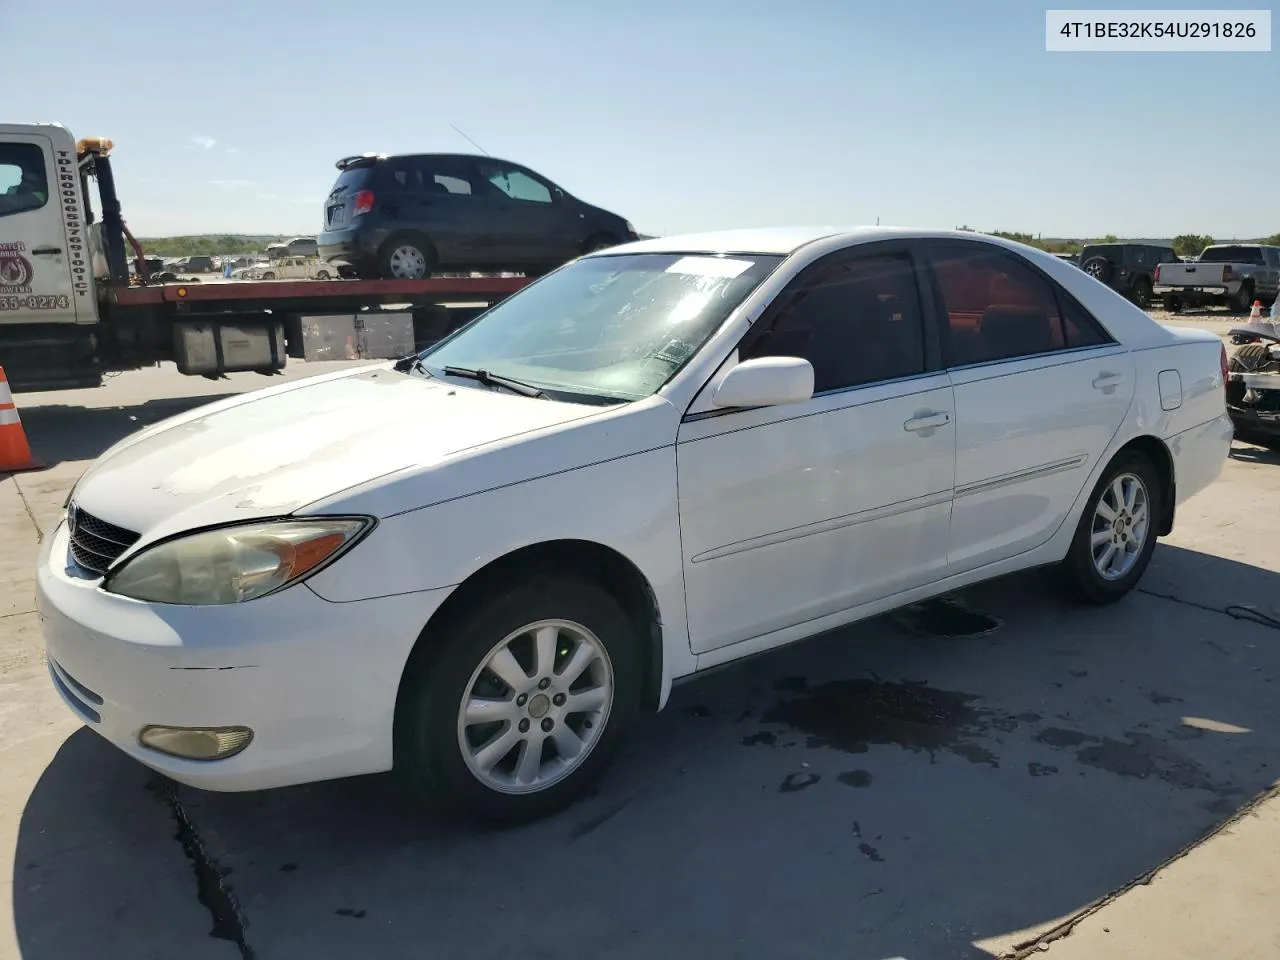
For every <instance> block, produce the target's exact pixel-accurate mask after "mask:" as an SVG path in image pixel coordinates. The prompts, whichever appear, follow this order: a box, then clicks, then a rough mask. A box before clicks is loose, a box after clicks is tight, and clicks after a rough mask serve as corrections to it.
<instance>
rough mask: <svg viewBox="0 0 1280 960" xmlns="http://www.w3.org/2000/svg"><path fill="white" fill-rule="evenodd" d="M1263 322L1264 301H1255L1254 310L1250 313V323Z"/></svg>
mask: <svg viewBox="0 0 1280 960" xmlns="http://www.w3.org/2000/svg"><path fill="white" fill-rule="evenodd" d="M1261 320H1262V301H1261V300H1255V301H1253V309H1252V310H1250V311H1249V322H1250V323H1258V322H1260V321H1261Z"/></svg>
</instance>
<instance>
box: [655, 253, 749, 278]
mask: <svg viewBox="0 0 1280 960" xmlns="http://www.w3.org/2000/svg"><path fill="white" fill-rule="evenodd" d="M750 266H751V261H750V260H730V259H729V258H727V257H681V258H680V259H679V260H677V261H676V262H675V263H673V264H672V265H671V266H669V267H667V273H689V274H693V275H694V276H697V277H727V278H729V279H733V278H734V277H736V276H738V274H740V273H742V272H743V271H744V270H746V269H747V268H748V267H750Z"/></svg>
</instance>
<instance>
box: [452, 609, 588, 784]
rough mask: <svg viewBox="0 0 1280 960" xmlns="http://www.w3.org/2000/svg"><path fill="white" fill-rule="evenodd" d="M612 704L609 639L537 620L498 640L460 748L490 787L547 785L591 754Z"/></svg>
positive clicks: (478, 683)
mask: <svg viewBox="0 0 1280 960" xmlns="http://www.w3.org/2000/svg"><path fill="white" fill-rule="evenodd" d="M612 706H613V663H612V661H611V660H610V659H609V652H608V651H607V650H606V649H605V647H604V644H602V643H601V642H600V640H599V639H598V638H597V637H596V635H595V634H594V633H592V632H591V631H590V630H588V629H587V628H586V627H585V626H583V625H582V624H580V623H573V622H572V621H569V620H539V621H537V622H535V623H530V624H527V625H526V626H523V627H520V628H518V629H517V630H515V631H513V632H512V633H511V634H509V635H508V636H506V637H504V638H503V639H502V640H500V641H499V642H498V643H497V644H496V645H495V646H494V648H493V649H492V650H491V651H489V655H488V656H487V657H486V658H485V660H484V662H483V663H482V664H481V665H480V666H479V667H477V668H476V670H475V672H474V673H473V674H472V675H471V679H470V680H469V681H468V682H467V692H466V694H464V695H463V698H462V702H461V703H460V704H459V707H458V747H459V749H460V750H461V751H462V756H463V760H464V761H465V763H466V765H467V769H468V770H470V771H471V774H472V776H474V777H475V778H476V779H477V780H479V781H480V782H481V783H483V784H484V785H485V786H487V787H489V788H490V789H491V790H496V791H498V792H499V793H529V792H532V791H538V790H544V789H546V788H547V787H550V786H552V785H554V784H556V783H558V782H560V781H561V780H563V779H564V778H565V777H567V776H569V775H570V774H572V773H573V771H574V770H576V769H577V768H578V767H579V766H581V764H582V763H583V761H584V760H586V758H587V757H588V756H589V755H590V754H591V749H592V747H594V746H595V745H596V741H597V740H599V738H600V733H601V731H603V730H604V728H605V724H606V723H607V722H608V720H609V709H610V708H611V707H612Z"/></svg>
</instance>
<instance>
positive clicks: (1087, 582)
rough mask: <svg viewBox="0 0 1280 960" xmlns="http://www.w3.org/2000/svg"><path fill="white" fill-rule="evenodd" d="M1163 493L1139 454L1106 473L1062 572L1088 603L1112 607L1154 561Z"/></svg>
mask: <svg viewBox="0 0 1280 960" xmlns="http://www.w3.org/2000/svg"><path fill="white" fill-rule="evenodd" d="M1162 496H1163V490H1162V488H1161V484H1160V481H1159V478H1158V477H1157V475H1156V472H1155V469H1154V468H1153V467H1152V466H1151V462H1150V461H1149V460H1148V459H1147V458H1146V457H1145V456H1143V455H1142V454H1140V453H1136V452H1135V453H1131V454H1126V455H1125V456H1123V457H1121V458H1119V459H1117V460H1116V461H1115V462H1114V463H1113V464H1112V465H1111V466H1110V467H1109V468H1108V469H1107V470H1106V472H1105V473H1104V474H1103V475H1102V478H1101V479H1100V480H1099V481H1098V485H1097V486H1096V487H1095V488H1094V491H1093V495H1092V496H1091V497H1090V498H1089V503H1088V505H1087V506H1086V507H1085V510H1084V514H1083V515H1082V516H1081V517H1080V523H1079V525H1078V526H1077V528H1076V535H1075V538H1074V539H1073V540H1072V542H1071V549H1070V550H1069V551H1068V553H1067V556H1066V559H1065V560H1063V562H1062V573H1063V574H1064V576H1065V579H1066V583H1067V586H1068V588H1069V589H1070V590H1071V592H1072V593H1073V594H1074V595H1075V596H1076V597H1077V598H1078V599H1080V600H1083V601H1085V602H1087V603H1096V604H1102V603H1114V602H1115V601H1117V600H1119V599H1120V598H1121V597H1123V596H1124V595H1125V594H1127V593H1128V592H1129V591H1130V590H1132V589H1133V588H1134V586H1136V585H1137V583H1138V581H1139V580H1140V579H1142V574H1143V573H1144V572H1145V571H1146V569H1147V565H1148V564H1149V563H1150V562H1151V554H1152V551H1154V550H1155V546H1156V525H1157V523H1158V521H1159V518H1160V516H1161V515H1162V514H1161V512H1160V511H1161V508H1162V505H1163V502H1162V500H1161V497H1162Z"/></svg>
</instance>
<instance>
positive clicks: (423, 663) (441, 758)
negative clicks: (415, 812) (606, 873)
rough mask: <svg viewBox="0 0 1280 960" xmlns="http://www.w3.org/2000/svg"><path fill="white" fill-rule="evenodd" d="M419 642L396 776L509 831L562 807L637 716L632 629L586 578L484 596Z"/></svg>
mask: <svg viewBox="0 0 1280 960" xmlns="http://www.w3.org/2000/svg"><path fill="white" fill-rule="evenodd" d="M423 643H424V644H425V645H426V646H425V647H424V648H423V649H422V650H420V651H417V652H415V655H414V657H413V658H412V659H411V661H410V664H409V667H408V669H407V670H406V674H405V680H404V683H403V685H402V687H401V694H400V696H401V703H400V709H399V711H398V718H397V728H398V729H397V744H396V767H397V769H398V770H399V771H400V772H401V773H402V775H405V776H406V777H407V778H408V779H409V781H410V783H411V785H412V786H413V787H414V788H415V789H416V790H417V792H419V794H420V795H422V796H423V798H424V799H426V800H427V801H428V802H430V803H432V804H434V805H437V806H444V807H445V808H446V809H449V810H451V811H452V812H455V813H459V814H465V815H467V816H469V817H474V818H479V819H482V820H486V821H490V822H496V823H504V824H512V823H519V822H523V821H527V820H532V819H535V818H538V817H542V816H546V815H548V814H550V813H553V812H555V811H556V810H559V809H561V808H563V807H565V806H567V805H568V804H569V803H571V802H572V801H573V800H574V799H576V798H577V797H578V796H579V795H580V794H581V793H582V792H583V790H585V789H586V788H587V787H588V786H589V785H590V784H591V783H592V782H594V781H595V780H596V778H597V777H598V776H599V775H600V773H601V772H602V771H603V770H604V767H605V766H606V764H607V763H608V760H609V758H610V756H611V755H612V753H613V751H614V749H615V748H616V746H617V744H618V741H619V739H620V738H621V736H622V733H623V731H624V730H625V728H626V726H627V725H628V723H629V722H630V720H631V719H632V717H633V716H634V715H635V713H636V711H637V710H638V707H639V702H640V677H641V663H640V653H639V651H640V649H641V648H640V643H639V638H638V636H637V633H636V627H635V624H634V623H633V621H632V620H631V618H630V617H628V616H627V613H626V611H625V610H624V609H623V608H622V607H621V606H620V605H619V604H618V602H617V601H616V600H615V599H614V598H613V597H612V596H610V594H609V593H607V592H606V591H605V590H604V589H602V588H601V587H599V586H597V585H596V584H594V583H592V582H590V581H587V580H584V579H579V578H577V577H570V576H547V577H543V576H538V577H535V578H532V579H530V580H527V581H525V582H523V583H519V584H517V585H515V586H514V587H506V586H503V587H498V588H495V589H492V590H490V591H488V592H486V593H485V594H483V595H481V596H479V597H477V598H476V599H475V600H474V601H473V602H471V603H469V604H468V606H467V608H466V609H465V610H464V611H463V612H462V613H461V614H459V615H457V616H454V617H450V618H449V619H448V621H447V622H446V623H445V624H444V625H443V627H442V629H441V632H440V634H439V635H437V636H427V637H425V638H424V640H423Z"/></svg>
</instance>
